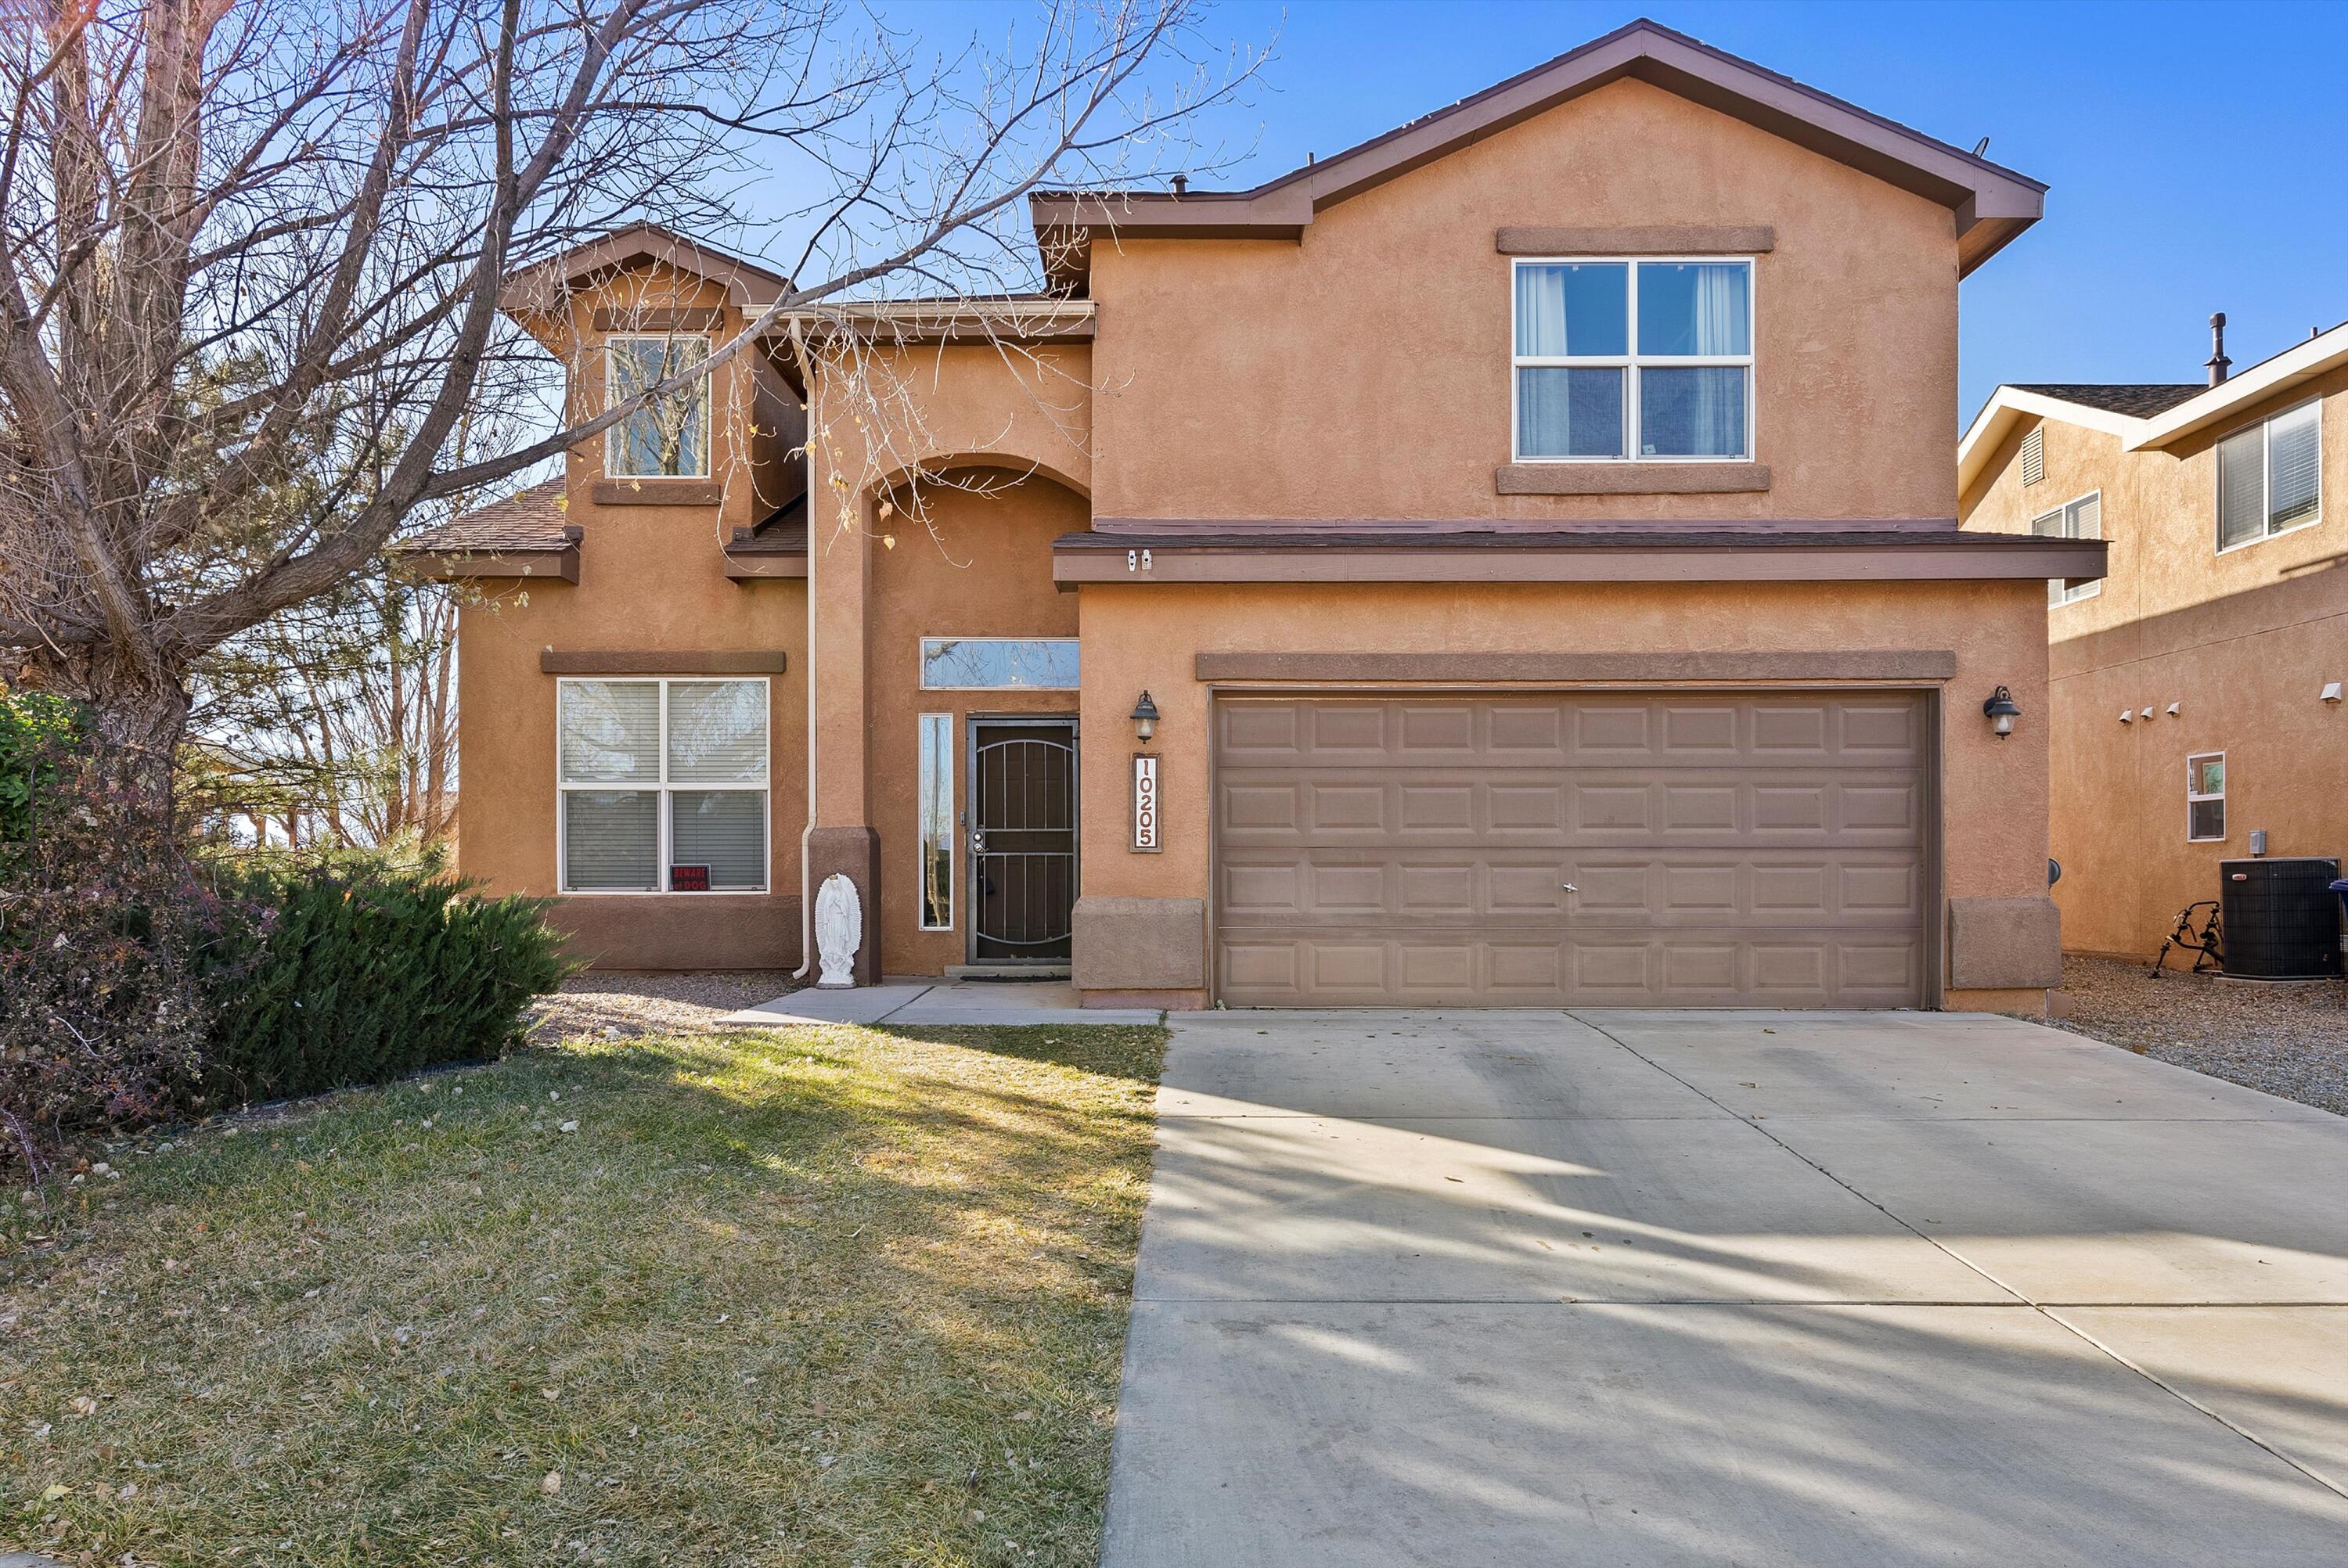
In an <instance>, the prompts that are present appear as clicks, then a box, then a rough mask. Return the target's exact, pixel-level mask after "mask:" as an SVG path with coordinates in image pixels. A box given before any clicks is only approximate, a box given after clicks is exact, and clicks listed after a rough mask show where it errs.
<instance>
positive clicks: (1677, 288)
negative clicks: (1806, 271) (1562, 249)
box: [1514, 260, 1753, 463]
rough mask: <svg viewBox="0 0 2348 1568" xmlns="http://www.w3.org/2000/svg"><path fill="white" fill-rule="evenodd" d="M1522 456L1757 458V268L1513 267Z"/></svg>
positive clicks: (1697, 263) (1684, 264) (1679, 264)
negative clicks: (1755, 396)
mask: <svg viewBox="0 0 2348 1568" xmlns="http://www.w3.org/2000/svg"><path fill="white" fill-rule="evenodd" d="M1514 314H1515V318H1516V321H1515V331H1516V343H1515V350H1516V352H1515V356H1514V364H1515V372H1514V374H1515V377H1516V385H1515V402H1516V410H1515V426H1516V440H1515V451H1516V460H1517V461H1518V462H1520V463H1529V462H1544V461H1550V462H1554V461H1605V460H1617V461H1619V460H1622V459H1625V458H1628V459H1634V460H1637V459H1644V460H1647V461H1658V460H1665V461H1672V462H1686V461H1689V460H1692V459H1695V460H1700V459H1707V458H1713V459H1720V458H1743V457H1749V456H1752V450H1753V263H1752V262H1751V261H1706V260H1688V261H1570V260H1558V261H1519V262H1517V263H1516V301H1515V312H1514Z"/></svg>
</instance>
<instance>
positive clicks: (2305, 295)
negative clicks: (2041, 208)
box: [887, 0, 2348, 419]
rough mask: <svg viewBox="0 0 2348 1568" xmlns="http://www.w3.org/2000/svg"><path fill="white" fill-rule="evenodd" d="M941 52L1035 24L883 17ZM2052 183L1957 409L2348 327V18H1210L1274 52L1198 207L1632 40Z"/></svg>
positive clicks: (2157, 12) (1973, 311)
mask: <svg viewBox="0 0 2348 1568" xmlns="http://www.w3.org/2000/svg"><path fill="white" fill-rule="evenodd" d="M887 10H888V12H889V14H890V15H891V17H892V19H893V20H895V21H896V22H897V23H898V24H900V25H901V26H907V27H909V28H911V29H912V30H915V31H917V32H919V33H921V34H922V35H923V36H924V38H925V40H934V41H935V42H936V43H937V44H939V45H945V44H947V43H949V42H950V41H952V40H953V39H955V38H957V37H964V38H966V37H967V36H970V34H971V33H972V32H973V31H978V32H981V33H983V34H986V35H989V36H993V37H995V38H997V39H999V36H1000V32H1001V29H1002V26H1003V25H1004V22H1006V21H1008V20H1009V19H1010V18H1011V17H1012V16H1014V15H1019V14H1021V13H1023V12H1026V11H1027V7H1025V6H1023V5H1017V4H1015V3H1013V4H1004V5H997V4H994V3H992V0H911V3H904V0H900V3H898V4H893V5H888V6H887ZM1638 15H1650V16H1653V18H1654V19H1655V20H1657V21H1659V22H1662V23H1663V24H1665V25H1666V26H1673V27H1676V28H1678V29H1680V30H1681V31H1682V32H1685V33H1689V34H1693V35H1694V36H1696V37H1699V38H1702V39H1703V40H1704V41H1705V42H1706V43H1709V44H1713V45H1715V46H1719V47H1721V48H1725V49H1727V50H1729V51H1731V52H1733V53H1735V54H1739V55H1743V56H1746V58H1748V59H1751V60H1754V61H1756V62H1757V63H1758V64H1761V65H1764V66H1766V67H1769V68H1770V69H1772V70H1776V71H1781V72H1784V73H1785V74H1786V75H1787V76H1790V77H1795V78H1797V80H1800V81H1803V82H1806V83H1807V84H1809V85H1810V86H1812V87H1818V88H1820V89H1822V90H1824V91H1826V92H1829V93H1833V94H1835V95H1836V96H1838V97H1845V98H1849V99H1850V100H1851V101H1852V102H1854V103H1857V104H1859V105H1860V106H1861V107H1862V108H1868V109H1870V110H1872V111H1874V112H1875V113H1877V114H1880V115H1884V116H1886V117H1888V118H1892V119H1896V120H1899V121H1900V122H1902V123H1903V124H1907V125H1910V126H1913V127H1915V128H1917V129H1919V130H1922V131H1925V132H1927V133H1928V134H1931V135H1932V136H1936V137H1939V138H1941V139H1942V140H1944V141H1950V142H1954V143H1956V144H1958V145H1960V146H1962V147H1967V148H1970V147H1971V146H1972V144H1973V143H1974V142H1976V141H1978V140H1980V139H1981V138H1982V137H1984V136H1986V137H1988V138H1991V139H1990V148H1989V156H1990V157H1991V158H1993V159H1996V160H1997V161H1999V162H2001V163H2003V164H2005V165H2007V166H2008V167H2010V168H2013V169H2020V170H2021V171H2022V172H2023V173H2024V174H2027V175H2030V176H2032V177H2033V178H2034V179H2042V180H2044V181H2045V182H2046V183H2047V184H2048V185H2049V186H2051V187H2052V189H2051V190H2049V191H2048V192H2047V198H2046V216H2045V218H2044V220H2042V221H2041V222H2040V223H2039V224H2038V225H2037V227H2035V228H2034V229H2033V230H2031V231H2029V232H2027V233H2025V234H2024V236H2023V237H2022V238H2021V239H2020V240H2018V241H2014V243H2013V245H2012V246H2010V247H2009V248H2008V249H2007V250H2005V251H2003V253H2001V254H2000V255H1998V256H1997V257H1995V258H1994V259H1993V260H1992V261H1990V262H1989V263H1988V264H1987V265H1986V266H1984V267H1983V268H1982V270H1981V271H1980V272H1976V273H1975V274H1974V275H1973V276H1972V278H1971V279H1970V280H1968V281H1967V282H1966V284H1965V287H1964V294H1963V343H1962V353H1963V358H1962V389H1961V398H1960V400H1961V403H1962V408H1961V409H1960V410H1958V411H1956V414H1955V417H1957V418H1959V419H1967V418H1970V417H1971V416H1972V413H1973V411H1974V410H1975V409H1976V408H1978V407H1979V406H1980V405H1981V403H1982V400H1983V399H1984V398H1986V397H1987V396H1988V395H1989V393H1990V391H1991V390H1992V389H1993V387H1995V385H1996V384H1998V383H1999V382H2002V381H2191V380H2198V379H2199V377H2200V375H2201V374H2202V373H2201V362H2202V361H2203V360H2204V359H2206V358H2207V357H2208V356H2209V329H2208V326H2207V324H2206V323H2207V319H2208V317H2209V313H2210V312H2211V311H2214V310H2222V311H2224V312H2226V313H2227V316H2228V318H2229V321H2230V325H2229V327H2228V330H2227V340H2228V350H2229V352H2230V354H2232V355H2233V358H2234V363H2235V365H2236V367H2237V368H2238V369H2239V368H2240V367H2242V366H2244V365H2247V364H2250V362H2252V361H2254V360H2258V359H2263V358H2265V357H2266V356H2267V355H2268V354H2273V353H2275V352H2277V351H2279V350H2281V349H2283V348H2286V347H2289V346H2290V345H2291V343H2296V342H2298V341H2299V340H2300V339H2302V338H2304V337H2305V336H2306V335H2307V333H2308V329H2309V328H2311V327H2313V326H2318V325H2322V326H2325V327H2329V326H2332V325H2334V324H2336V323H2339V322H2340V321H2341V320H2342V319H2343V317H2348V80H2343V77H2342V75H2341V62H2342V61H2343V59H2348V4H2343V3H2340V0H2325V3H2322V4H2274V5H2254V4H2235V5H2185V4H2085V3H2076V0H2074V3H2069V4H2065V3H2064V0H2037V3H2033V4H2014V5H2007V4H1993V3H1973V4H1964V5H1941V4H1931V3H1927V0H1903V3H1897V4H1872V5H1869V4H1842V3H1830V4H1796V3H1790V0H1786V3H1780V0H1652V4H1649V5H1645V6H1640V5H1616V4H1608V3H1604V0H1549V3H1547V4H1529V3H1516V0H1484V3H1463V0H1446V3H1439V4H1438V3H1426V4H1418V3H1406V0H1287V3H1286V4H1284V5H1283V4H1279V3H1270V0H1225V3H1224V4H1222V5H1220V6H1219V7H1218V8H1217V9H1216V11H1215V12H1214V13H1213V14H1212V15H1211V16H1210V18H1209V26H1210V28H1211V29H1213V30H1214V31H1215V32H1216V33H1218V34H1222V35H1227V36H1230V37H1231V38H1233V39H1235V40H1241V41H1252V42H1255V43H1257V44H1262V43H1266V42H1271V43H1273V44H1274V45H1275V53H1274V56H1273V57H1272V60H1271V62H1270V63H1269V64H1268V65H1267V66H1266V67H1265V70H1264V77H1263V90H1262V91H1261V92H1259V93H1258V94H1257V95H1256V96H1255V101H1254V102H1253V103H1252V104H1251V106H1249V107H1247V108H1242V109H1236V110H1233V111H1231V112H1229V113H1226V114H1224V115H1223V116H1222V117H1221V118H1220V123H1219V124H1218V126H1217V127H1216V129H1217V130H1218V131H1220V134H1221V135H1222V136H1223V137H1224V138H1226V139H1227V140H1228V141H1229V142H1230V143H1231V145H1233V146H1234V147H1236V148H1238V149H1242V150H1246V149H1251V156H1250V157H1249V158H1248V159H1247V161H1246V162H1245V163H1244V165H1242V166H1241V168H1239V169H1235V170H1233V171H1232V172H1231V174H1230V175H1229V176H1226V177H1223V178H1220V179H1217V180H1216V181H1215V183H1217V184H1227V185H1244V184H1251V183H1253V182H1254V181H1255V180H1258V179H1265V178H1269V177H1270V176H1272V175H1274V174H1278V173H1281V172H1282V171H1284V170H1286V169H1291V168H1293V167H1294V166H1295V165H1297V164H1299V163H1301V162H1303V159H1304V155H1305V153H1306V152H1308V151H1311V152H1315V153H1320V154H1324V155H1325V154H1327V153H1331V152H1335V151H1337V150H1339V149H1343V148H1345V147H1348V146H1351V145H1352V144H1354V142H1357V141H1362V140H1365V139H1367V138H1370V137H1373V136H1375V135H1377V134H1378V133H1380V132H1382V131H1385V130H1387V129H1390V128H1393V127H1395V126H1396V125H1399V124H1401V123H1402V122H1403V121H1405V120H1407V119H1411V118H1416V116H1418V115H1421V114H1424V113H1426V112H1427V111H1428V110H1430V109H1434V108H1440V107H1441V106H1443V105H1444V104H1447V103H1450V102H1452V101H1453V100H1454V99H1457V98H1459V97H1465V96H1466V95H1468V94H1469V93H1472V92H1475V91H1477V90H1478V89H1480V88H1482V87H1488V86H1490V85H1491V84H1492V83H1493V82H1496V81H1498V80H1500V79H1501V78H1502V77H1509V76H1512V75H1514V74H1515V73H1517V72H1518V71H1520V70H1523V69H1525V68H1526V67H1529V66H1532V65H1537V64H1539V63H1540V61H1542V60H1545V59H1547V58H1549V57H1550V56H1553V55H1557V54H1560V53H1562V52H1564V51H1565V50H1567V49H1569V48H1571V47H1573V46H1575V45H1577V44H1580V43H1583V42H1585V41H1587V40H1588V39H1590V38H1592V37H1595V36H1598V35H1599V34H1601V33H1604V32H1607V31H1610V30H1612V28H1615V27H1618V26H1622V24H1623V23H1624V22H1627V21H1630V20H1631V19H1632V18H1633V17H1635V16H1638Z"/></svg>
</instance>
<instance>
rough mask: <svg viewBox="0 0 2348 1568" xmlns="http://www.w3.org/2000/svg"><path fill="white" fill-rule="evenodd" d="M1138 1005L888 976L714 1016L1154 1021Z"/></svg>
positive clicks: (1026, 988) (1051, 985)
mask: <svg viewBox="0 0 2348 1568" xmlns="http://www.w3.org/2000/svg"><path fill="white" fill-rule="evenodd" d="M1165 1016H1166V1015H1165V1014H1163V1013H1159V1012H1148V1011H1144V1010H1141V1009H1132V1008H1126V1009H1117V1008H1093V1009H1086V1007H1085V1006H1084V1005H1083V1004H1082V1003H1081V1002H1080V1001H1079V1000H1078V999H1077V997H1076V988H1075V987H1074V986H1072V985H1070V984H1069V983H1068V982H1067V981H1066V980H923V979H892V980H887V981H884V982H883V983H882V984H880V985H877V986H853V987H849V988H846V989H840V990H822V989H818V988H816V987H813V986H810V987H808V989H805V990H798V991H793V992H791V993H790V994H789V995H788V996H781V997H777V998H776V999H774V1000H772V1001H770V1002H760V1003H759V1004H758V1005H757V1007H752V1008H744V1009H742V1010H741V1011H740V1012H730V1013H727V1014H726V1016H725V1017H723V1018H721V1019H719V1020H717V1021H718V1022H719V1023H721V1024H731V1025H735V1026H737V1027H740V1028H744V1029H783V1028H787V1027H788V1026H790V1025H793V1024H825V1023H885V1024H889V1025H891V1026H892V1027H895V1026H899V1025H932V1026H934V1025H942V1024H958V1023H959V1024H1036V1023H1156V1022H1157V1021H1158V1020H1159V1019H1161V1018H1163V1017H1165Z"/></svg>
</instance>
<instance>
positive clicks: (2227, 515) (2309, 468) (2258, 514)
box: [2218, 402, 2323, 550]
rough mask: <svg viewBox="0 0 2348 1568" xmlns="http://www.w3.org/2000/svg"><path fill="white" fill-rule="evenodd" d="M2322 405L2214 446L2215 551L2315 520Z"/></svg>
mask: <svg viewBox="0 0 2348 1568" xmlns="http://www.w3.org/2000/svg"><path fill="white" fill-rule="evenodd" d="M2322 508H2323V405H2322V403H2321V402H2315V403H2302V404H2301V405H2299V406H2298V407H2296V408H2291V409H2286V410H2284V411H2283V412H2282V413H2281V414H2278V415H2275V416H2274V417H2273V418H2271V419H2264V420H2260V422H2259V423H2258V424H2256V425H2251V426H2250V428H2249V429H2247V430H2238V431H2236V432H2235V433H2234V434H2233V435H2231V436H2227V437H2226V438H2225V439H2224V440H2223V441H2220V442H2219V443H2218V548H2219V549H2220V550H2230V549H2232V548H2235V547H2237V546H2239V545H2247V544H2255V543H2257V542H2258V541H2259V540H2260V539H2263V538H2271V537H2272V536H2274V535H2276V534H2280V533H2285V532H2288V531H2289V530H2291V529H2292V528H2305V527H2306V526H2307V525H2308V524H2310V523H2313V522H2316V521H2318V520H2319V518H2320V517H2321V514H2322Z"/></svg>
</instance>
